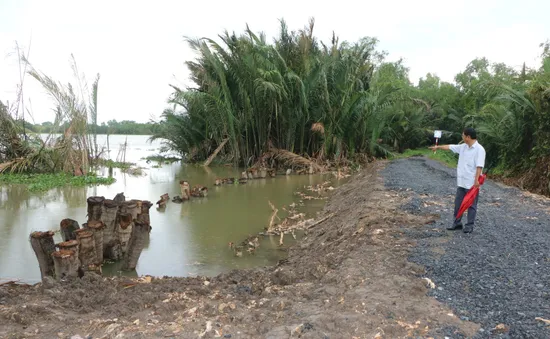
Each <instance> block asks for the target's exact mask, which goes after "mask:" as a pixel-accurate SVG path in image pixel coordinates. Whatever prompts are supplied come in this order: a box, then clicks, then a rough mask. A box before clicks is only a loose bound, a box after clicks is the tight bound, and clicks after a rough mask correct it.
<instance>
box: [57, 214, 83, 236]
mask: <svg viewBox="0 0 550 339" xmlns="http://www.w3.org/2000/svg"><path fill="white" fill-rule="evenodd" d="M59 226H60V229H61V237H62V238H63V241H69V240H76V234H75V233H74V232H75V231H76V230H78V229H80V226H79V225H78V222H77V221H76V220H73V219H63V220H61V222H60V223H59Z"/></svg>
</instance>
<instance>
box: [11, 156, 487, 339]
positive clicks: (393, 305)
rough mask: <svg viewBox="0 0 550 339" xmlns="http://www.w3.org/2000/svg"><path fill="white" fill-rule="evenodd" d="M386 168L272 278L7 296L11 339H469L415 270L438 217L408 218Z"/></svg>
mask: <svg viewBox="0 0 550 339" xmlns="http://www.w3.org/2000/svg"><path fill="white" fill-rule="evenodd" d="M383 166H385V164H384V163H382V162H379V163H376V164H374V165H372V166H371V167H369V168H367V169H366V170H364V171H363V172H361V173H360V174H358V175H356V176H355V177H354V178H352V180H350V182H349V183H347V184H345V185H343V186H341V187H339V188H337V189H336V190H335V191H334V193H333V194H332V195H331V197H330V198H329V201H328V203H327V205H326V206H325V208H324V210H323V212H322V215H320V216H319V218H321V217H323V216H326V215H330V214H334V215H333V216H332V217H331V218H329V219H327V220H326V221H324V222H322V223H320V224H318V225H316V226H315V227H314V228H312V229H311V230H309V233H308V234H307V236H306V237H305V239H304V240H303V241H302V242H301V243H300V244H299V245H297V246H295V247H293V248H291V250H290V252H289V257H288V260H285V261H283V262H281V263H280V264H279V265H278V266H276V267H267V268H261V269H256V270H246V271H233V272H231V273H229V274H223V275H220V276H217V277H215V278H163V279H152V280H150V281H149V280H146V279H141V281H139V282H137V283H136V281H135V280H130V279H125V278H102V277H99V276H94V275H90V276H85V277H84V278H82V279H76V280H73V281H69V282H62V283H59V284H57V283H51V282H50V283H44V284H37V285H35V286H19V285H13V284H12V285H4V286H1V287H0V319H1V320H0V324H1V325H0V337H5V338H57V337H61V338H70V337H71V336H73V335H80V336H81V337H82V338H86V337H91V338H115V337H116V338H124V337H132V338H157V337H158V338H170V337H173V338H197V337H202V338H215V337H221V338H289V337H296V338H298V337H300V338H375V337H376V338H399V337H409V336H410V337H417V336H421V337H429V336H434V337H440V338H442V337H443V336H444V335H452V336H453V337H455V336H472V335H474V334H475V333H476V331H477V330H478V328H479V326H477V325H476V324H473V323H471V322H466V321H462V320H460V319H459V318H458V317H456V316H455V315H454V314H452V312H451V310H450V309H449V308H448V307H447V306H445V305H443V304H441V303H439V302H438V301H437V300H435V299H434V298H432V297H429V296H427V289H428V288H429V287H427V282H426V280H423V275H424V273H425V272H424V268H423V267H421V266H418V265H416V264H413V263H411V262H409V261H407V257H408V255H409V250H410V248H411V247H413V246H415V242H414V240H413V239H411V238H409V237H407V236H406V235H404V233H403V228H418V227H425V225H426V224H427V223H430V222H432V221H433V220H434V218H437V217H438V216H437V215H432V216H430V215H427V216H426V215H413V214H408V213H407V212H405V211H403V210H402V209H400V208H399V207H400V206H402V205H403V204H405V203H406V198H405V195H404V194H402V193H399V192H395V191H389V190H386V189H385V188H384V185H383V182H382V180H381V178H380V176H379V171H380V169H381V168H382V167H383Z"/></svg>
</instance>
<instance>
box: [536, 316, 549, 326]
mask: <svg viewBox="0 0 550 339" xmlns="http://www.w3.org/2000/svg"><path fill="white" fill-rule="evenodd" d="M535 320H538V321H542V322H543V323H545V324H546V325H548V326H550V320H548V319H544V318H541V317H536V318H535Z"/></svg>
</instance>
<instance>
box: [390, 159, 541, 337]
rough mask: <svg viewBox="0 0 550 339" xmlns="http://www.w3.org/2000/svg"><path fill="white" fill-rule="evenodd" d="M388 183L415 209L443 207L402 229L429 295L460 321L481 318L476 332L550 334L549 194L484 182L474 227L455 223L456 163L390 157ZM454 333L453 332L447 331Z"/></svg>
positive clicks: (420, 211) (418, 211)
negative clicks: (428, 219) (421, 223)
mask: <svg viewBox="0 0 550 339" xmlns="http://www.w3.org/2000/svg"><path fill="white" fill-rule="evenodd" d="M382 175H383V176H384V180H385V185H386V187H387V188H389V189H392V190H397V191H400V192H402V194H405V195H407V196H408V197H409V198H410V199H409V201H408V202H407V203H406V204H404V205H403V206H402V208H404V209H406V210H407V211H409V212H411V213H413V214H440V215H441V218H439V219H438V220H437V221H435V222H434V223H431V224H428V225H426V226H425V227H422V228H419V229H417V230H411V229H410V228H405V227H404V228H403V232H404V233H406V234H408V235H409V236H411V237H413V238H415V239H417V241H418V246H416V247H415V248H414V249H413V250H412V254H411V256H410V258H409V259H410V260H411V261H413V262H415V263H417V264H420V265H423V266H425V267H426V270H427V274H426V277H427V278H429V279H431V280H432V281H433V282H434V283H435V286H436V287H435V288H434V289H431V290H430V294H431V295H432V296H433V297H435V298H437V299H438V300H439V301H441V302H444V303H446V304H448V305H449V306H450V307H451V309H452V310H453V311H454V314H455V315H456V316H458V317H460V318H462V319H463V320H469V321H472V322H475V323H478V324H481V326H482V329H481V330H480V331H479V332H478V334H477V336H476V337H477V338H495V337H496V338H550V327H549V326H548V325H546V324H545V323H544V322H543V321H542V320H536V318H537V317H540V318H543V319H550V215H549V214H550V199H546V198H543V197H540V196H535V195H531V194H528V193H525V192H522V191H520V190H519V189H516V188H510V187H504V186H502V185H499V184H497V183H495V182H493V181H490V180H489V181H487V182H486V183H485V184H484V185H483V186H482V189H481V193H480V198H479V204H478V213H477V220H476V226H475V228H474V232H473V233H472V234H464V233H462V231H460V230H457V231H447V230H445V226H447V225H449V224H451V223H452V218H453V217H452V210H453V202H454V194H455V192H456V170H455V169H451V168H448V167H446V166H444V165H442V164H440V163H438V162H435V161H432V160H429V159H427V158H420V157H415V158H410V159H402V160H397V161H393V162H391V163H390V164H389V165H388V166H387V167H386V168H385V169H384V171H383V172H382ZM452 337H453V338H454V336H452Z"/></svg>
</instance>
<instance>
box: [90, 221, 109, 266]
mask: <svg viewBox="0 0 550 339" xmlns="http://www.w3.org/2000/svg"><path fill="white" fill-rule="evenodd" d="M104 228H105V225H103V223H102V222H101V221H95V220H92V221H90V222H89V223H88V229H89V230H90V231H92V233H93V234H94V246H95V255H96V260H95V261H94V264H97V265H101V264H103V229H104Z"/></svg>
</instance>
